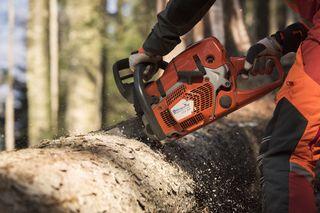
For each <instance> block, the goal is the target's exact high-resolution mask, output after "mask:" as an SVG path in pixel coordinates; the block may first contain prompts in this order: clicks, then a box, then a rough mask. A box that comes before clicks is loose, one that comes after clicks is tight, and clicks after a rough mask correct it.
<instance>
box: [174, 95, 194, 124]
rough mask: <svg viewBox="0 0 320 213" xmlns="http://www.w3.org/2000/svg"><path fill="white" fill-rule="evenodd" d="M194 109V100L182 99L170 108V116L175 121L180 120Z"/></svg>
mask: <svg viewBox="0 0 320 213" xmlns="http://www.w3.org/2000/svg"><path fill="white" fill-rule="evenodd" d="M193 110H194V101H193V100H186V99H182V100H181V101H179V102H178V103H177V104H176V105H174V107H172V108H171V109H170V111H171V114H172V116H173V117H174V119H175V120H176V121H180V120H182V119H184V118H186V117H188V116H190V115H192V113H193Z"/></svg>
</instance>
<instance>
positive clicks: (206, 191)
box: [0, 99, 271, 212]
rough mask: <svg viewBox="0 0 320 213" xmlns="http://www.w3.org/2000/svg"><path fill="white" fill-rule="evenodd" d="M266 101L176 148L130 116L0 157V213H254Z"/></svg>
mask: <svg viewBox="0 0 320 213" xmlns="http://www.w3.org/2000/svg"><path fill="white" fill-rule="evenodd" d="M267 101H268V102H270V99H268V100H267ZM266 103H267V102H266V101H263V102H261V103H260V105H254V106H250V107H249V108H246V109H244V110H242V111H240V112H238V113H237V114H234V115H232V116H230V117H229V118H226V119H223V120H221V121H219V122H216V123H215V125H211V126H209V127H206V128H203V129H202V130H200V131H198V132H195V133H194V134H191V135H188V136H187V137H185V138H183V139H181V140H179V141H177V142H171V143H166V144H161V143H159V142H155V141H150V140H148V139H147V138H146V137H145V136H144V134H143V133H142V131H141V128H140V127H141V124H140V122H139V120H137V119H135V118H134V119H131V120H128V121H126V122H123V123H120V124H118V125H116V126H115V127H112V128H110V129H107V130H104V131H97V132H92V133H90V134H87V135H78V136H70V137H64V138H61V139H59V140H54V141H43V142H42V143H41V144H40V145H38V146H37V147H34V148H30V149H25V150H19V151H13V152H4V153H2V154H0V193H1V196H0V211H1V212H259V209H258V207H259V204H258V202H259V199H258V197H259V196H257V195H258V187H257V186H258V184H257V181H256V179H257V178H256V170H255V159H254V158H255V144H256V143H255V141H256V140H257V138H259V135H260V132H262V127H263V126H264V123H265V118H267V117H268V116H269V115H270V114H269V115H266V114H265V112H269V111H271V110H270V109H269V108H268V109H266V107H267V106H270V104H269V105H268V104H266ZM258 104H259V102H258ZM260 110H262V111H263V112H264V115H265V117H261V116H260V117H259V118H258V117H257V115H260ZM248 114H250V116H248ZM133 138H135V139H133Z"/></svg>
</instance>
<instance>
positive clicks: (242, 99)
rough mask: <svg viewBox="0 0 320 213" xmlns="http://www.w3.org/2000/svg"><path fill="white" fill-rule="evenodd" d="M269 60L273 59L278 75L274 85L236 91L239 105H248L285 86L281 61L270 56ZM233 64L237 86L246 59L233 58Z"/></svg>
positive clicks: (233, 78)
mask: <svg viewBox="0 0 320 213" xmlns="http://www.w3.org/2000/svg"><path fill="white" fill-rule="evenodd" d="M268 58H269V59H271V60H272V61H273V62H274V64H275V68H276V70H277V73H278V77H277V79H276V80H275V81H273V82H272V83H269V84H267V85H264V86H261V87H258V88H256V89H249V90H240V89H235V95H236V103H237V105H239V106H243V105H246V104H248V103H251V102H253V101H255V100H257V99H259V98H261V97H262V96H264V95H266V94H268V93H270V92H272V91H273V90H275V89H277V88H278V87H280V86H281V85H282V84H283V81H284V78H285V71H284V69H283V67H282V65H281V62H280V60H279V59H278V58H277V57H274V56H270V57H268ZM231 63H232V65H233V66H234V73H232V81H233V84H234V85H236V83H237V82H236V81H237V77H238V76H239V75H240V74H242V73H243V70H244V64H245V58H244V57H238V58H237V57H236V58H231ZM270 74H271V73H270ZM235 88H237V87H235Z"/></svg>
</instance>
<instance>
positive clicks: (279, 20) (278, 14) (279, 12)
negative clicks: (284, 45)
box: [270, 0, 288, 33]
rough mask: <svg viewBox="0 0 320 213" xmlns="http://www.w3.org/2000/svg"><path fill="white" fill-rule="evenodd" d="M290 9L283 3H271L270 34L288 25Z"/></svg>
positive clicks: (274, 0) (273, 1)
mask: <svg viewBox="0 0 320 213" xmlns="http://www.w3.org/2000/svg"><path fill="white" fill-rule="evenodd" d="M287 18H288V7H287V5H286V4H285V3H284V2H283V1H277V0H271V2H270V33H274V32H276V31H278V30H280V29H284V28H285V27H286V25H287Z"/></svg>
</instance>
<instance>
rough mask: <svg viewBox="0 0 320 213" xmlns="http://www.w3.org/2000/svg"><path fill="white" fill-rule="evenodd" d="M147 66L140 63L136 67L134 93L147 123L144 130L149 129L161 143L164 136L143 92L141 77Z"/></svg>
mask: <svg viewBox="0 0 320 213" xmlns="http://www.w3.org/2000/svg"><path fill="white" fill-rule="evenodd" d="M148 65H150V64H147V63H141V64H138V65H137V66H136V70H135V72H134V92H135V95H136V98H138V102H139V104H140V107H141V109H142V111H143V115H144V116H145V118H146V120H147V121H148V125H149V127H146V129H147V130H149V129H150V130H151V131H152V134H153V135H155V136H156V139H158V140H160V141H161V140H164V139H165V138H166V135H165V134H164V133H163V131H162V128H161V126H160V125H159V123H158V121H157V119H156V117H155V115H154V112H153V110H152V108H151V103H149V99H150V98H148V95H147V94H146V92H145V86H146V85H145V82H144V79H143V76H144V72H145V70H146V68H147V66H148ZM145 125H146V124H145Z"/></svg>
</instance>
